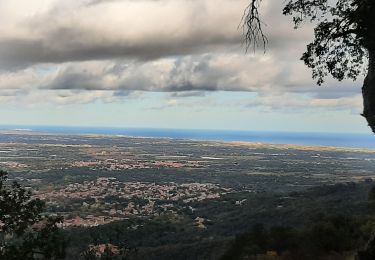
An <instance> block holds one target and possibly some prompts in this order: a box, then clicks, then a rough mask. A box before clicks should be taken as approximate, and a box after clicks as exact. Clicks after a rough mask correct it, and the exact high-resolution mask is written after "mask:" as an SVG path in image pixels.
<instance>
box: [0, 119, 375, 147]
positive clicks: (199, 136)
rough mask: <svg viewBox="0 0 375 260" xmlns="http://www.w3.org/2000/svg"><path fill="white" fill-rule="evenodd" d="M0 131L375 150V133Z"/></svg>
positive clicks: (22, 128)
mask: <svg viewBox="0 0 375 260" xmlns="http://www.w3.org/2000/svg"><path fill="white" fill-rule="evenodd" d="M0 130H18V131H31V132H39V133H40V132H41V133H50V134H74V135H76V134H98V135H124V136H132V137H157V138H175V139H189V140H192V139H193V140H206V141H245V142H258V143H269V144H293V145H308V146H332V147H351V148H368V149H375V134H372V133H368V134H363V133H360V134H358V133H320V132H319V133H317V132H313V133H308V132H276V131H243V130H207V129H204V130H202V129H167V128H163V129H161V128H113V127H71V126H69V127H67V126H19V125H18V126H9V125H7V126H0Z"/></svg>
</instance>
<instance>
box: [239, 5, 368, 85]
mask: <svg viewBox="0 0 375 260" xmlns="http://www.w3.org/2000/svg"><path fill="white" fill-rule="evenodd" d="M259 2H260V0H252V1H251V3H252V4H254V3H256V4H259ZM374 13H375V3H374V1H373V0H336V1H328V0H289V1H288V2H287V3H286V5H285V7H284V9H283V14H284V15H291V16H293V22H294V25H295V28H298V27H300V26H301V24H302V23H303V22H304V21H306V20H307V21H309V22H313V23H315V24H316V27H315V30H314V33H315V39H314V40H313V42H311V43H310V44H308V45H307V50H306V52H305V53H304V54H303V55H302V58H301V59H302V60H303V61H304V62H305V64H306V65H307V66H308V67H309V68H311V69H312V76H313V78H314V79H316V80H317V83H318V84H319V85H321V84H322V83H323V82H324V79H325V77H326V76H327V75H332V76H333V78H335V79H337V80H339V81H341V80H343V79H345V78H349V79H353V80H355V79H357V77H358V76H359V75H360V74H362V73H365V72H366V70H367V66H366V64H367V62H366V61H367V59H368V52H367V51H368V50H375V44H374V43H375V33H374V28H375V19H373V14H374ZM246 17H247V19H246V22H245V23H244V26H245V27H247V31H246V34H245V37H246V39H247V42H248V43H253V42H256V41H257V39H258V38H259V34H260V35H263V33H262V30H261V28H260V29H258V27H259V26H258V25H257V24H255V25H256V26H254V23H251V22H250V21H254V20H255V21H256V20H259V15H258V13H257V12H254V11H252V12H248V13H247V16H246ZM254 30H255V33H258V35H256V34H255V35H254V33H249V32H254ZM259 32H260V33H259Z"/></svg>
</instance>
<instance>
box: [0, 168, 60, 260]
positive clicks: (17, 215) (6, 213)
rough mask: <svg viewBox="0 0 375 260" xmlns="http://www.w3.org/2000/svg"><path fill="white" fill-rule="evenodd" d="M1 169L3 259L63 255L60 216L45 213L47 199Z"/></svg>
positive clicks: (0, 245)
mask: <svg viewBox="0 0 375 260" xmlns="http://www.w3.org/2000/svg"><path fill="white" fill-rule="evenodd" d="M31 195H32V194H31V192H30V191H27V190H26V189H25V188H23V187H21V185H19V184H18V183H17V182H13V183H12V184H10V183H9V181H8V174H7V172H4V171H2V170H0V259H7V260H12V259H14V260H16V259H24V260H29V259H30V260H31V259H62V258H63V257H64V249H65V243H64V238H63V237H62V234H61V232H60V231H59V228H58V226H57V224H58V223H60V222H62V218H61V217H51V216H45V215H43V214H42V211H43V209H44V202H43V201H41V200H39V199H33V198H32V197H31Z"/></svg>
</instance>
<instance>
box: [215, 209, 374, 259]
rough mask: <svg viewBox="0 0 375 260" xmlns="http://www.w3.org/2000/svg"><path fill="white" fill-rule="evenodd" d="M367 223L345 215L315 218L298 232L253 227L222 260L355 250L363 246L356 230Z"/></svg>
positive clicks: (279, 227)
mask: <svg viewBox="0 0 375 260" xmlns="http://www.w3.org/2000/svg"><path fill="white" fill-rule="evenodd" d="M366 223H367V220H362V219H357V218H348V217H345V216H339V215H336V216H333V217H328V216H326V215H324V214H320V215H317V216H316V217H315V218H313V219H312V220H311V221H310V223H308V224H306V225H305V226H304V227H303V228H301V229H295V228H293V227H286V226H273V227H271V228H269V229H265V228H264V227H263V226H262V225H259V224H258V225H255V226H254V227H253V228H252V229H251V230H250V232H249V233H246V234H243V235H241V236H238V237H237V238H236V240H235V242H234V244H233V246H232V248H230V249H229V251H228V252H227V253H226V254H225V255H224V256H223V258H222V259H242V258H244V257H245V258H246V257H252V256H256V255H258V254H265V253H266V252H267V251H275V252H277V253H278V254H279V255H289V256H291V257H297V258H296V259H310V258H308V257H309V256H314V257H316V258H314V259H318V258H319V256H325V255H329V254H331V253H332V252H336V253H337V254H340V253H344V252H348V251H355V250H357V249H358V248H360V246H361V245H363V244H364V239H365V238H366V234H365V233H364V232H363V229H361V228H360V227H361V226H362V225H365V224H366ZM293 259H294V258H293Z"/></svg>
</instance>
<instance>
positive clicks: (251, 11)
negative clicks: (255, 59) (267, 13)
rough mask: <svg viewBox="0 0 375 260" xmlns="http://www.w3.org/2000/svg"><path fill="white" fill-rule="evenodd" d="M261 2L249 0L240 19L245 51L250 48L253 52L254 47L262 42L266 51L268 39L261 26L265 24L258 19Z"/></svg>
mask: <svg viewBox="0 0 375 260" xmlns="http://www.w3.org/2000/svg"><path fill="white" fill-rule="evenodd" d="M261 2H262V0H251V3H250V4H249V5H248V6H247V7H246V9H245V11H244V14H243V16H242V19H241V23H240V27H242V31H243V35H244V44H245V45H246V51H248V49H249V48H252V49H253V50H254V52H255V50H256V48H257V47H259V45H260V44H262V45H263V50H264V52H266V46H267V44H268V39H267V37H266V36H265V35H264V33H263V29H262V26H264V25H265V24H264V23H263V22H262V20H261V19H260V17H259V11H258V9H259V6H260V3H261Z"/></svg>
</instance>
